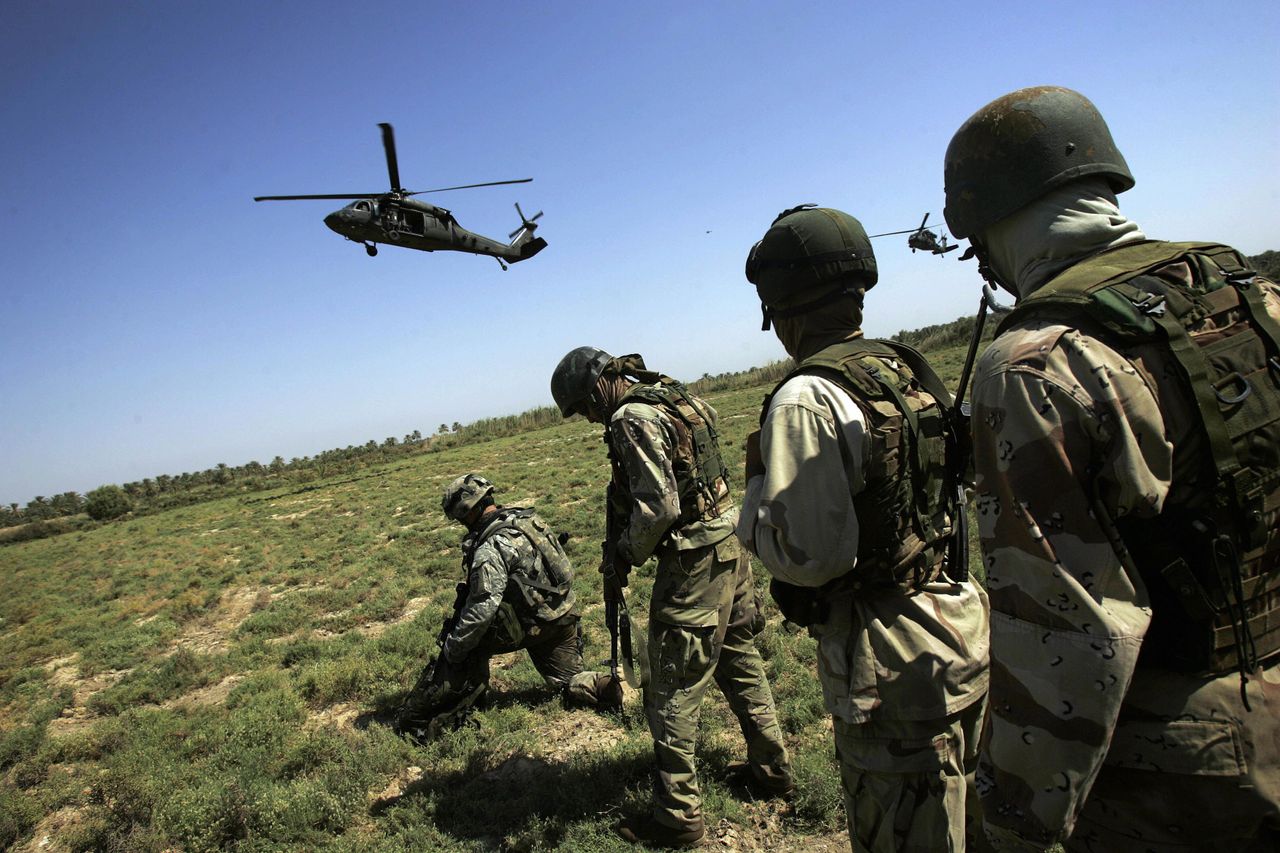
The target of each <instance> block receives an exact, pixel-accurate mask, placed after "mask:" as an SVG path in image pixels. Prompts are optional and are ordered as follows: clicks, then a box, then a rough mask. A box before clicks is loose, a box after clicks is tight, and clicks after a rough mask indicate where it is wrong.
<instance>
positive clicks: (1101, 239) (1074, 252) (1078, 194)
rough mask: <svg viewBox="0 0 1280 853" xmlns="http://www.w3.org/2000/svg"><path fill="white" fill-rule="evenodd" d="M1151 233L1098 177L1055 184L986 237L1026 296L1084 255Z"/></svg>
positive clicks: (1005, 274) (997, 261)
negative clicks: (1123, 208)
mask: <svg viewBox="0 0 1280 853" xmlns="http://www.w3.org/2000/svg"><path fill="white" fill-rule="evenodd" d="M1145 239H1146V235H1145V234H1143V233H1142V230H1141V229H1140V228H1139V227H1138V225H1137V223H1135V222H1131V221H1130V220H1129V219H1128V218H1126V217H1125V215H1124V214H1123V213H1121V212H1120V208H1119V207H1117V206H1116V194H1115V193H1114V192H1113V191H1112V190H1111V187H1110V185H1109V184H1108V183H1107V181H1106V179H1105V178H1100V177H1098V178H1085V179H1082V180H1079V181H1072V182H1071V183H1069V184H1065V185H1063V186H1061V187H1058V188H1057V189H1054V190H1051V191H1050V192H1048V193H1046V194H1045V195H1043V196H1041V197H1040V198H1038V199H1036V200H1035V201H1033V202H1031V203H1030V204H1028V205H1027V206H1026V207H1023V208H1021V209H1020V210H1018V211H1016V212H1015V213H1013V214H1010V215H1009V216H1006V217H1005V218H1004V219H1001V220H1000V221H999V222H997V223H996V224H995V225H992V226H991V227H990V228H987V229H986V230H985V231H984V232H983V234H982V237H981V242H982V244H983V245H984V246H985V247H986V249H987V253H988V257H989V260H990V263H991V267H992V269H993V270H995V272H996V274H997V275H998V276H1000V279H1001V281H1002V282H1007V283H1008V284H1009V285H1010V286H1012V287H1014V288H1016V290H1017V293H1018V295H1019V296H1026V295H1028V294H1030V293H1032V292H1033V291H1034V290H1035V289H1036V288H1038V287H1039V286H1040V285H1042V284H1044V283H1045V282H1046V281H1048V280H1049V279H1051V278H1053V277H1054V276H1055V275H1057V274H1058V273H1060V272H1062V271H1063V270H1064V269H1066V268H1067V267H1069V266H1071V265H1072V264H1074V263H1076V262H1077V261H1079V260H1081V259H1082V258H1086V257H1088V256H1090V255H1094V254H1097V253H1098V252H1101V251H1102V250H1103V249H1109V248H1111V247H1112V246H1119V245H1120V244H1122V243H1130V242H1132V241H1134V240H1145Z"/></svg>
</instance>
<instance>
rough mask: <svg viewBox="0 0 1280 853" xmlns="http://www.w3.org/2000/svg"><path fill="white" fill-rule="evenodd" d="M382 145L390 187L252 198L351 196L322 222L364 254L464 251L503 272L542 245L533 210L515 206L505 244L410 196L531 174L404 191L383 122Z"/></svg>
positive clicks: (495, 183) (519, 181)
mask: <svg viewBox="0 0 1280 853" xmlns="http://www.w3.org/2000/svg"><path fill="white" fill-rule="evenodd" d="M378 127H380V128H382V147H383V149H384V150H385V151H386V155H387V176H388V177H389V178H390V179H391V189H390V190H388V191H387V192H382V193H345V194H325V195H260V196H255V197H254V199H253V200H254V201H296V200H299V199H353V201H352V202H351V204H348V205H347V206H346V207H343V208H340V209H338V210H335V211H334V212H333V213H330V214H329V215H328V216H326V217H325V218H324V224H325V225H327V226H329V228H331V229H332V230H334V231H336V232H337V233H339V234H341V235H342V236H343V237H346V238H347V239H348V240H351V241H354V242H357V243H360V244H362V245H363V246H364V250H365V252H366V253H367V254H368V255H369V257H373V256H375V255H377V254H378V244H379V243H383V244H386V245H388V246H402V247H404V248H406V249H418V250H420V251H423V252H439V251H450V252H468V253H470V254H473V255H489V256H490V257H493V258H497V260H498V263H499V264H500V265H501V266H502V268H503V269H504V270H505V269H506V268H507V264H509V263H511V264H514V263H517V262H519V261H523V260H527V259H529V258H532V257H533V256H534V255H536V254H538V252H541V251H542V250H543V249H545V248H546V247H547V241H546V240H544V239H542V238H541V237H535V236H534V231H535V230H537V228H538V225H537V221H538V219H539V218H540V217H541V216H542V211H538V212H537V213H535V214H534V215H533V216H529V217H526V216H525V215H524V211H522V210H521V209H520V205H519V204H518V203H517V204H516V213H517V214H519V216H520V227H519V228H517V229H516V230H514V231H512V232H511V233H510V234H508V235H507V236H508V238H510V240H511V242H510V243H502V242H500V241H498V240H495V239H493V238H491V237H485V236H484V235H483V234H477V233H475V232H474V231H468V230H467V229H465V228H463V227H462V226H461V225H459V224H458V220H456V219H455V218H454V216H453V214H452V213H451V212H450V211H448V210H446V209H445V208H443V207H436V206H435V205H434V204H429V203H427V202H425V201H418V200H417V199H414V198H411V196H416V195H423V194H424V193H441V192H448V191H450V190H465V189H471V188H473V187H494V186H499V185H502V184H527V183H528V182H529V181H532V180H533V178H519V179H517V180H513V181H489V182H487V183H482V184H463V185H461V186H456V187H440V188H438V189H432V190H412V191H411V190H406V189H405V188H404V187H402V186H401V185H400V167H399V163H398V161H397V159H396V138H395V132H394V131H393V130H392V129H391V125H389V124H387V123H385V122H383V123H381V124H379V125H378Z"/></svg>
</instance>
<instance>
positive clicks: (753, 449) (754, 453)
mask: <svg viewBox="0 0 1280 853" xmlns="http://www.w3.org/2000/svg"><path fill="white" fill-rule="evenodd" d="M763 473H764V459H762V458H761V456H760V430H756V431H755V432H753V433H751V434H750V435H748V436H747V464H746V479H748V480H750V479H751V478H752V477H754V476H755V475H757V474H763Z"/></svg>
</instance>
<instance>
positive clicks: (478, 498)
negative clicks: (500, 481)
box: [440, 474, 493, 522]
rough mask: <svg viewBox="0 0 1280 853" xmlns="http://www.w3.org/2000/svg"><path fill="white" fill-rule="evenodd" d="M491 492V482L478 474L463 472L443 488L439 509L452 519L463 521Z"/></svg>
mask: <svg viewBox="0 0 1280 853" xmlns="http://www.w3.org/2000/svg"><path fill="white" fill-rule="evenodd" d="M491 494H493V483H490V482H489V481H488V480H487V479H485V478H484V477H481V476H480V475H479V474H463V475H462V476H461V477H459V478H458V479H456V480H454V481H453V482H452V483H450V484H449V485H448V486H447V487H446V488H445V490H444V498H443V499H442V500H441V501H440V509H442V510H444V514H445V515H447V516H449V518H452V519H453V520H454V521H462V522H465V521H466V520H467V516H469V515H471V512H472V510H474V509H475V508H476V506H478V505H479V504H481V503H482V502H483V501H484V499H485V498H487V497H489V495H491Z"/></svg>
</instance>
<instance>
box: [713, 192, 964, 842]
mask: <svg viewBox="0 0 1280 853" xmlns="http://www.w3.org/2000/svg"><path fill="white" fill-rule="evenodd" d="M812 207H813V206H812V205H803V206H801V207H800V208H794V209H792V210H788V211H784V212H783V213H782V214H781V215H780V216H779V217H778V218H777V219H775V220H774V222H773V225H772V226H771V227H770V228H769V230H768V232H767V233H766V234H765V236H764V238H763V239H762V240H761V241H760V242H759V243H757V244H756V245H755V246H754V247H753V248H752V250H751V254H750V256H749V257H748V260H747V278H748V280H749V281H751V282H752V283H754V284H755V285H756V288H757V292H758V294H759V296H760V300H761V304H762V308H763V310H764V314H765V324H764V328H765V329H768V328H769V326H770V325H774V326H776V332H777V336H778V338H779V340H781V342H782V344H783V346H784V347H785V348H786V351H787V353H788V354H789V355H791V357H792V358H794V359H795V360H796V362H797V367H796V369H795V370H794V372H792V373H791V374H790V375H789V376H787V377H786V378H785V379H784V380H783V381H782V382H781V383H780V384H779V385H778V387H777V388H776V389H775V390H774V392H773V394H771V395H770V397H769V398H767V400H766V402H765V408H764V411H763V412H762V415H761V429H760V431H759V432H758V433H754V434H752V435H751V436H750V437H749V439H748V447H747V477H748V482H747V488H746V495H745V497H744V499H743V510H742V518H741V521H740V522H739V525H738V536H739V538H740V539H741V540H742V542H743V543H744V544H745V545H746V547H747V548H749V549H750V550H751V551H753V552H755V554H756V555H757V556H759V557H760V559H761V560H762V561H763V562H764V564H765V567H766V568H767V569H768V570H769V572H770V573H771V574H772V575H773V576H774V581H773V583H772V585H771V587H770V590H771V592H772V593H773V595H774V598H775V599H776V600H777V601H778V604H779V606H780V608H781V609H782V611H783V613H784V615H786V616H787V617H788V618H789V619H791V620H792V621H794V622H797V623H799V624H802V625H807V626H809V628H810V632H811V633H812V634H813V636H814V637H815V638H816V639H817V640H818V644H819V649H818V675H819V678H820V680H821V683H822V688H823V694H824V697H825V699H826V706H827V710H828V711H830V713H831V714H832V717H833V718H834V719H833V723H834V728H835V743H836V752H837V756H838V758H839V761H840V771H841V778H842V782H843V786H844V799H845V808H846V812H847V817H848V823H849V841H850V845H851V846H852V848H853V849H854V850H858V851H874V853H890V851H917V853H925V851H931V852H932V851H948V850H951V851H958V850H963V849H964V845H965V794H966V788H967V785H966V775H968V774H971V773H972V772H973V767H974V763H975V761H976V757H977V745H978V734H979V730H980V726H981V720H982V711H983V705H984V702H983V699H984V697H985V695H986V691H987V630H988V625H987V600H986V595H985V593H984V592H983V590H982V588H981V587H980V586H978V585H977V584H976V583H974V581H973V580H972V579H971V578H970V577H969V575H968V571H967V568H966V567H967V560H965V559H964V557H963V556H957V555H959V554H962V553H963V549H965V548H966V547H967V545H965V544H964V543H963V542H962V541H961V542H960V545H959V547H960V549H961V551H960V552H956V553H955V554H953V553H952V549H953V548H954V547H955V540H956V539H957V537H956V535H955V533H954V530H953V525H954V524H955V521H956V512H957V509H956V500H957V490H958V487H959V477H960V473H959V471H958V470H957V466H960V463H959V460H958V458H957V456H956V455H955V450H954V448H952V449H951V450H950V451H949V450H948V447H947V444H948V441H947V436H948V435H953V434H954V433H953V432H952V431H951V430H952V429H953V428H951V427H949V426H948V424H947V422H946V421H945V418H944V413H943V411H942V408H941V406H939V402H940V400H939V398H941V402H942V403H943V405H949V404H950V402H951V396H950V394H949V393H948V392H947V391H946V389H945V387H942V385H941V381H940V380H938V379H937V377H936V375H935V374H934V373H933V371H932V370H931V369H930V368H929V367H928V365H927V364H926V363H925V362H924V360H923V358H921V357H920V356H919V354H918V353H915V352H914V351H911V350H909V348H905V347H901V346H899V345H896V344H891V343H890V342H881V341H868V340H864V338H863V335H862V328H861V327H862V305H863V295H864V294H865V292H866V291H867V290H868V289H870V288H871V287H872V286H873V285H874V284H875V283H876V281H877V270H876V263H875V256H874V254H873V253H872V251H871V243H870V241H869V240H868V239H867V235H866V232H865V231H864V230H863V227H862V225H861V224H860V223H859V222H858V220H856V219H855V218H853V217H852V216H850V215H848V214H847V213H844V212H842V211H839V210H832V209H828V208H817V209H809V208H812ZM926 388H932V389H933V390H932V391H930V390H926ZM949 453H950V455H948V454H949ZM948 466H951V467H948Z"/></svg>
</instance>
